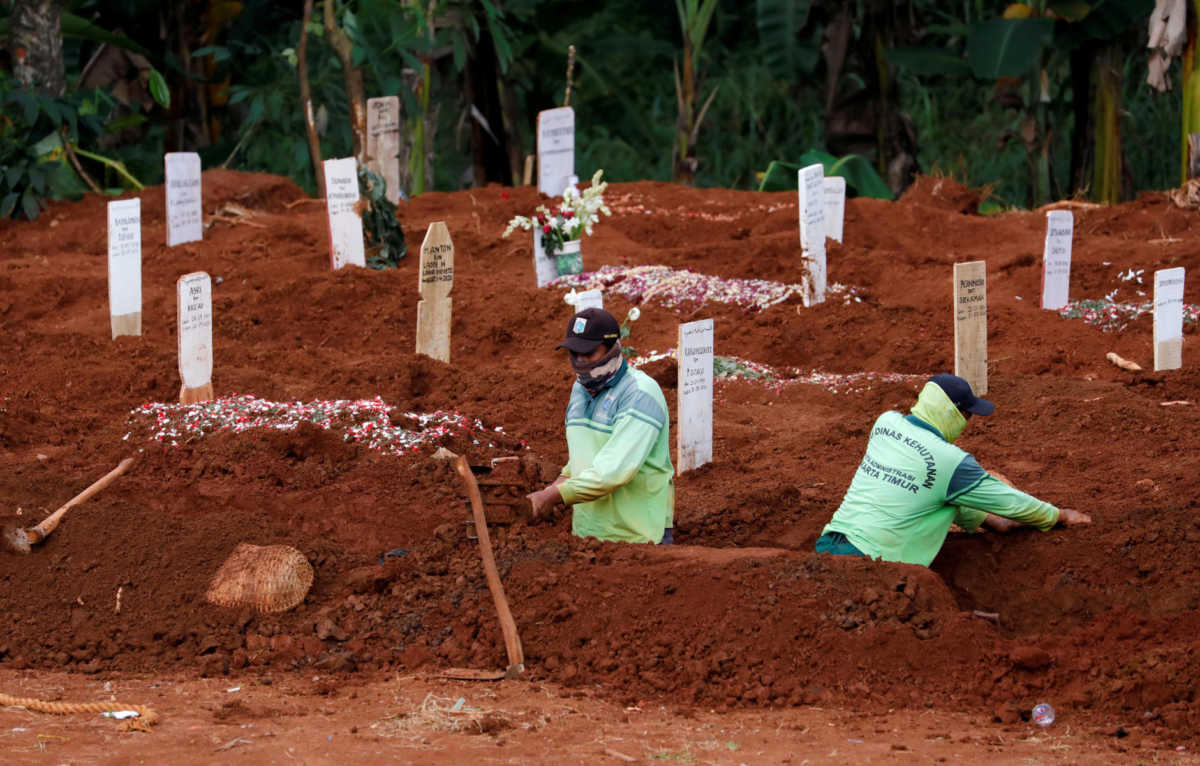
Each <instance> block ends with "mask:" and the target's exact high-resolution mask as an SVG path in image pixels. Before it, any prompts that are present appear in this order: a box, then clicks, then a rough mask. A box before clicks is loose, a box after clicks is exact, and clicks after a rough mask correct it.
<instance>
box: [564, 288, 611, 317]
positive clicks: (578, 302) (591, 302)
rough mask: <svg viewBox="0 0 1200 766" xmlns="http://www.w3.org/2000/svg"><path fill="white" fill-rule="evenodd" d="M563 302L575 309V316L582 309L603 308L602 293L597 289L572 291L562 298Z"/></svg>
mask: <svg viewBox="0 0 1200 766" xmlns="http://www.w3.org/2000/svg"><path fill="white" fill-rule="evenodd" d="M563 300H564V301H566V302H567V303H568V304H569V305H571V306H574V307H575V313H576V314H578V313H579V312H580V311H583V310H584V309H602V308H604V292H603V291H601V290H600V289H599V288H597V289H595V290H583V291H581V292H575V290H574V289H572V290H571V292H569V293H567V294H566V295H564V296H563Z"/></svg>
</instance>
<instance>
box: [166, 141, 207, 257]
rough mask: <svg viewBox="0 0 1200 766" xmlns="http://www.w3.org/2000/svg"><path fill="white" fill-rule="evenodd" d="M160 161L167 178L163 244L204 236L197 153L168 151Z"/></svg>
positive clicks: (169, 245) (178, 242)
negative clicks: (164, 241)
mask: <svg viewBox="0 0 1200 766" xmlns="http://www.w3.org/2000/svg"><path fill="white" fill-rule="evenodd" d="M163 163H164V164H165V165H166V177H167V183H166V189H167V246H168V247H174V246H175V245H182V244H183V243H184V242H198V241H200V240H201V239H203V238H204V213H203V210H202V208H201V191H200V155H199V154H196V153H195V152H171V153H169V154H164V155H163Z"/></svg>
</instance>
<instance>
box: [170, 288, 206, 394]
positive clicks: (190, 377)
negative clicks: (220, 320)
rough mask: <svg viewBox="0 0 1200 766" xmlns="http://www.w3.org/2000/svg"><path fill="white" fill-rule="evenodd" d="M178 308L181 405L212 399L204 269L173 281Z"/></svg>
mask: <svg viewBox="0 0 1200 766" xmlns="http://www.w3.org/2000/svg"><path fill="white" fill-rule="evenodd" d="M175 292H176V299H177V304H178V311H179V330H178V332H179V377H180V378H181V379H182V380H183V386H182V387H181V388H180V390H179V403H180V404H193V403H195V402H203V401H206V400H208V399H212V398H213V385H212V371H213V347H212V327H213V313H212V280H211V279H210V278H209V276H208V274H206V273H204V272H203V271H196V272H193V273H191V274H184V275H183V276H182V277H180V278H179V281H178V282H176V283H175Z"/></svg>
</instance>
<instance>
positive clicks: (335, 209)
mask: <svg viewBox="0 0 1200 766" xmlns="http://www.w3.org/2000/svg"><path fill="white" fill-rule="evenodd" d="M323 164H324V166H325V167H324V170H325V207H326V208H327V209H328V211H329V261H330V263H331V264H332V266H333V268H334V270H335V271H336V270H337V269H340V268H342V267H343V266H346V265H350V266H364V267H365V266H366V265H367V258H366V253H365V252H364V250H363V229H362V215H361V214H360V213H359V211H358V166H357V164H356V163H355V160H354V158H353V157H343V158H342V159H339V160H325V162H324V163H323Z"/></svg>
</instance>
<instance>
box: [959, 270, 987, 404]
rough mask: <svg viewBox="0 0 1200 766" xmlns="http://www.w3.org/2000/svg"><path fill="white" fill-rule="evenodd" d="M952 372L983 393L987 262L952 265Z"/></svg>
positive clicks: (984, 384) (979, 392)
mask: <svg viewBox="0 0 1200 766" xmlns="http://www.w3.org/2000/svg"><path fill="white" fill-rule="evenodd" d="M954 374H955V375H957V376H958V377H960V378H963V379H964V380H966V381H967V382H968V383H970V384H971V390H972V391H973V392H974V393H975V394H977V395H979V396H983V395H984V394H986V393H987V262H986V261H971V262H970V263H956V264H954Z"/></svg>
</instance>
